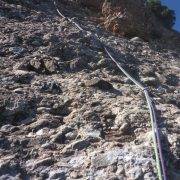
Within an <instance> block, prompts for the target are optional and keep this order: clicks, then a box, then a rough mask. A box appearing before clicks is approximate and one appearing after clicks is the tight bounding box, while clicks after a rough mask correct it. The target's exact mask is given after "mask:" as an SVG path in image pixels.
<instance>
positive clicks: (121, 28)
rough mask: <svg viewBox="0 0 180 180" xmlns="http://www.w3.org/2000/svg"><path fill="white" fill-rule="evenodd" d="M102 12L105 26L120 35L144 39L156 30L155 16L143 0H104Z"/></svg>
mask: <svg viewBox="0 0 180 180" xmlns="http://www.w3.org/2000/svg"><path fill="white" fill-rule="evenodd" d="M102 13H103V15H104V16H105V22H104V25H105V28H106V29H108V30H110V31H112V32H115V33H118V34H120V35H122V36H128V37H133V36H136V35H138V36H139V37H143V38H144V39H146V38H148V37H149V36H150V35H151V34H152V33H156V31H157V27H156V24H155V23H156V21H155V18H154V19H153V15H152V13H151V12H150V11H149V10H148V9H147V7H146V3H145V1H144V0H137V1H133V0H113V1H109V0H105V2H104V3H103V6H102ZM157 33H158V31H157Z"/></svg>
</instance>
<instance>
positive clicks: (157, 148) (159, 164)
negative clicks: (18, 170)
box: [52, 0, 167, 180]
mask: <svg viewBox="0 0 180 180" xmlns="http://www.w3.org/2000/svg"><path fill="white" fill-rule="evenodd" d="M52 1H53V3H54V6H55V8H56V11H57V12H58V14H59V15H60V16H61V17H62V18H64V19H67V20H68V21H69V22H71V23H72V24H74V25H75V26H76V28H77V29H79V30H80V31H85V32H87V33H90V34H92V33H91V32H89V31H86V30H84V29H83V28H82V27H81V26H79V24H77V23H76V22H74V21H73V20H72V19H70V18H69V17H66V16H64V15H63V14H62V13H61V12H60V11H59V9H58V7H57V3H56V1H54V0H52ZM92 35H93V34H92ZM94 36H95V37H96V38H97V39H98V41H99V42H100V43H101V45H102V47H103V49H104V51H105V53H106V54H107V55H108V56H109V58H110V59H111V60H112V61H113V62H114V63H115V64H116V66H117V67H118V68H119V69H120V70H121V71H122V72H123V73H124V75H125V76H126V77H128V78H129V79H130V80H131V81H132V82H133V83H134V84H135V85H136V86H137V87H139V88H140V89H141V90H142V91H143V92H144V95H145V98H146V101H147V105H148V109H149V112H150V118H151V127H152V132H153V143H154V152H155V159H156V168H157V173H158V178H159V180H167V175H166V168H165V163H164V159H163V153H162V147H161V140H160V134H159V130H158V124H157V118H156V113H155V109H154V106H153V103H152V100H151V97H150V96H149V92H148V89H147V87H144V86H143V85H142V84H141V83H140V82H138V81H137V80H136V79H134V78H133V77H132V76H131V75H130V74H129V73H128V72H127V71H126V70H125V69H124V68H123V67H122V66H121V65H120V63H119V62H118V61H117V60H116V59H115V58H114V57H113V55H112V54H111V52H110V51H109V50H108V47H107V46H106V45H104V43H103V42H102V41H101V40H100V38H99V36H98V35H97V34H94Z"/></svg>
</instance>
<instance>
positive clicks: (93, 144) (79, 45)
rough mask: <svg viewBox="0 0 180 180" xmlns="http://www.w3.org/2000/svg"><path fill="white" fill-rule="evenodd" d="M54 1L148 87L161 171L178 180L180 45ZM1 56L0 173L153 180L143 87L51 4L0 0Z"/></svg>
mask: <svg viewBox="0 0 180 180" xmlns="http://www.w3.org/2000/svg"><path fill="white" fill-rule="evenodd" d="M58 2H59V3H58V6H59V8H60V9H61V10H62V11H63V12H64V13H65V14H66V15H67V16H69V17H76V18H73V19H74V20H75V21H78V22H79V23H80V24H81V25H82V27H83V28H84V29H88V30H89V31H92V32H95V33H98V35H99V36H100V37H101V40H102V42H104V43H105V44H106V45H107V46H109V48H110V50H111V52H112V53H113V55H114V57H115V58H116V59H117V60H118V61H119V63H121V65H122V66H123V67H124V68H125V69H126V70H127V71H128V72H129V73H130V74H132V75H133V76H134V77H135V78H136V79H137V80H139V81H141V82H142V83H144V84H145V85H147V87H148V88H149V90H150V92H151V95H152V99H153V102H154V103H155V104H156V108H157V111H156V112H157V117H158V125H159V127H160V130H161V131H162V132H161V142H162V147H163V155H164V158H165V162H166V166H167V171H168V172H167V173H168V178H169V179H173V180H174V179H175V180H179V174H180V172H179V167H180V153H179V152H180V137H179V132H180V120H179V107H180V103H179V92H178V86H179V67H178V62H179V59H180V54H179V53H178V52H177V50H179V49H174V50H170V49H168V48H167V47H166V48H165V47H163V46H162V44H159V43H156V42H155V41H152V42H144V41H143V40H142V39H141V38H138V37H135V38H133V39H131V40H129V39H127V38H124V37H119V36H116V35H115V34H114V33H112V32H110V31H109V32H107V31H106V30H104V28H101V27H99V26H98V25H99V24H97V23H96V22H95V21H94V20H93V19H95V17H96V18H97V17H98V18H99V17H100V16H99V15H98V13H97V12H95V11H94V10H93V11H91V10H89V9H88V8H87V7H86V8H84V7H82V6H81V7H80V6H79V4H71V2H72V1H69V3H67V1H65V0H64V1H58ZM61 2H63V3H61ZM83 2H85V1H83ZM86 2H88V1H86ZM89 2H90V1H89ZM112 2H113V1H112ZM114 2H117V1H114ZM119 2H125V1H119ZM127 2H128V1H127ZM137 2H138V1H137ZM140 2H141V1H140ZM89 5H90V4H88V6H89ZM118 6H119V5H118ZM118 6H117V7H118ZM124 6H126V4H125V3H124ZM80 8H81V11H80V10H79V9H80ZM94 8H95V7H94ZM104 8H105V7H104ZM113 8H114V7H113ZM107 9H108V7H107ZM110 9H111V8H110ZM128 11H131V8H130V7H129V9H128ZM133 11H136V8H135V10H132V11H131V12H133ZM120 12H121V11H120ZM106 13H107V12H106ZM129 16H130V15H128V17H129ZM107 17H108V15H107ZM127 21H128V19H127ZM125 25H126V26H129V25H128V23H126V24H125ZM134 26H135V25H134ZM176 48H177V47H176ZM0 62H1V63H0V179H13V180H14V179H48V180H52V179H60V180H64V179H67V180H72V179H83V180H84V179H92V180H94V179H95V180H96V179H97V180H98V179H131V180H135V179H148V180H149V179H157V170H156V164H155V159H154V152H153V143H152V132H151V125H150V116H149V111H148V108H147V104H146V101H145V97H144V95H143V92H141V91H140V90H139V89H138V88H137V87H136V86H135V85H133V84H132V83H131V82H130V81H129V80H128V79H127V78H126V77H125V76H124V75H123V74H122V73H121V72H120V71H119V69H118V68H117V67H116V65H115V64H114V63H113V62H112V61H111V60H110V58H109V57H107V55H106V54H105V53H104V50H103V48H102V46H101V44H100V43H99V41H98V40H97V39H96V38H95V36H93V35H92V34H90V33H86V32H82V31H79V30H78V29H77V28H75V27H74V25H73V24H71V23H69V22H68V21H67V19H64V18H61V17H59V16H58V15H57V12H56V10H55V8H54V5H53V3H52V1H49V0H46V1H35V0H33V1H31V0H28V1H13V0H8V1H7V0H4V1H2V0H0Z"/></svg>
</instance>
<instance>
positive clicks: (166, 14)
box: [147, 0, 176, 29]
mask: <svg viewBox="0 0 180 180" xmlns="http://www.w3.org/2000/svg"><path fill="white" fill-rule="evenodd" d="M147 2H148V6H149V8H150V9H151V11H152V12H153V13H154V14H155V16H156V17H157V18H158V19H159V20H160V21H161V22H162V24H163V25H164V27H166V28H168V29H171V28H172V27H173V26H174V24H175V20H176V17H175V12H174V11H173V10H171V9H169V8H168V7H167V6H164V5H162V4H161V1H160V0H147Z"/></svg>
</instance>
